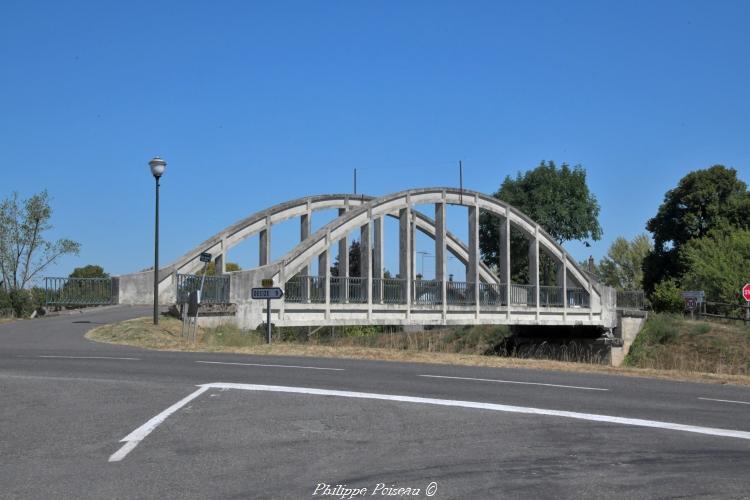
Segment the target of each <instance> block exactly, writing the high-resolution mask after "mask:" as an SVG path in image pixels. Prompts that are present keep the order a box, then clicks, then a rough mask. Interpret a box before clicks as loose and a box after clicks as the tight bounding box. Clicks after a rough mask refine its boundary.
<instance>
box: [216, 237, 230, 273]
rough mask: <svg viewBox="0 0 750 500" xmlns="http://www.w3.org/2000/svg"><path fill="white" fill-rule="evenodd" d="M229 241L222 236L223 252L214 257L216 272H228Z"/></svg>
mask: <svg viewBox="0 0 750 500" xmlns="http://www.w3.org/2000/svg"><path fill="white" fill-rule="evenodd" d="M226 255H227V241H226V240H225V239H224V238H222V239H221V253H220V254H219V255H217V256H216V258H215V259H214V269H215V270H216V274H218V275H222V274H224V273H226V272H227V259H226Z"/></svg>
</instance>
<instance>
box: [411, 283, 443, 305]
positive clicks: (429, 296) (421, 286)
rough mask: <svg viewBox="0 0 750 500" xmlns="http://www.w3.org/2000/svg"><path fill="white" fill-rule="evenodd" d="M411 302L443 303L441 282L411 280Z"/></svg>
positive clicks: (422, 303) (419, 303) (421, 303)
mask: <svg viewBox="0 0 750 500" xmlns="http://www.w3.org/2000/svg"><path fill="white" fill-rule="evenodd" d="M411 290H412V304H415V305H427V306H429V305H439V304H442V303H443V282H442V281H427V280H414V281H413V282H412V287H411Z"/></svg>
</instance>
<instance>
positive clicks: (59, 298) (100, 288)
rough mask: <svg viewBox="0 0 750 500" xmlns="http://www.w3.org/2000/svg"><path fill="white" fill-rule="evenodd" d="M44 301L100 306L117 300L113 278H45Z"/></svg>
mask: <svg viewBox="0 0 750 500" xmlns="http://www.w3.org/2000/svg"><path fill="white" fill-rule="evenodd" d="M44 301H45V303H46V304H47V305H56V306H98V305H107V304H113V303H115V302H116V297H115V292H114V282H113V280H112V278H44Z"/></svg>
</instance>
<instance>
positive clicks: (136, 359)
mask: <svg viewBox="0 0 750 500" xmlns="http://www.w3.org/2000/svg"><path fill="white" fill-rule="evenodd" d="M34 357H35V358H61V359H119V360H123V361H140V359H139V358H115V357H112V356H34Z"/></svg>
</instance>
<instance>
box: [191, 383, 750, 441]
mask: <svg viewBox="0 0 750 500" xmlns="http://www.w3.org/2000/svg"><path fill="white" fill-rule="evenodd" d="M201 387H206V388H213V389H240V390H245V391H265V392H286V393H293V394H313V395H317V396H337V397H344V398H357V399H378V400H385V401H399V402H403V403H421V404H430V405H438V406H454V407H459V408H476V409H480V410H493V411H502V412H508V413H525V414H531V415H548V416H553V417H564V418H574V419H578V420H589V421H594V422H606V423H612V424H621V425H633V426H638V427H652V428H657V429H667V430H673V431H682V432H692V433H695V434H706V435H709V436H722V437H733V438H738V439H748V440H750V432H746V431H736V430H731V429H718V428H715V427H700V426H696V425H686V424H676V423H672V422H660V421H658V420H644V419H640V418H626V417H615V416H610V415H596V414H593V413H578V412H574V411H561V410H546V409H543V408H528V407H524V406H509V405H501V404H494V403H477V402H473V401H454V400H451V399H432V398H418V397H412V396H393V395H389V394H372V393H368V392H349V391H332V390H328V389H309V388H306V387H284V386H276V385H256V384H226V383H214V384H205V385H202V386H201Z"/></svg>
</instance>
